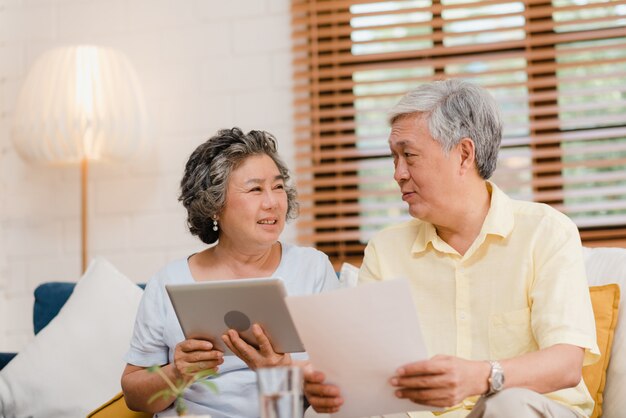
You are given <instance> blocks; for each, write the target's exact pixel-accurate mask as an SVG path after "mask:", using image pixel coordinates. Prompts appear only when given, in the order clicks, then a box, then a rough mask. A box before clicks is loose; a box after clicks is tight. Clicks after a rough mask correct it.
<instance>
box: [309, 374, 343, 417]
mask: <svg viewBox="0 0 626 418" xmlns="http://www.w3.org/2000/svg"><path fill="white" fill-rule="evenodd" d="M325 379H326V377H325V376H324V373H322V372H318V371H315V370H313V369H312V368H311V367H307V368H305V369H304V395H305V396H306V398H307V399H308V401H309V403H310V404H311V406H312V407H313V409H314V410H315V412H318V413H327V414H332V413H334V412H337V411H339V407H340V406H341V405H342V404H343V398H341V394H340V393H339V388H338V387H337V386H334V385H329V384H326V383H324V380H325Z"/></svg>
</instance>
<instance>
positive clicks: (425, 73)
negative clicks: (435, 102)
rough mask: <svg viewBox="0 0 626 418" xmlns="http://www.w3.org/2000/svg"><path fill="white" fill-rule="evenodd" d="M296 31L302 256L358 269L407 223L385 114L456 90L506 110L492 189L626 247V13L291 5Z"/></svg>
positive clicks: (486, 5) (607, 4) (423, 0)
mask: <svg viewBox="0 0 626 418" xmlns="http://www.w3.org/2000/svg"><path fill="white" fill-rule="evenodd" d="M292 19H293V39H294V55H295V58H294V80H295V87H294V90H295V96H296V99H295V109H296V110H295V122H296V128H295V144H296V158H297V169H296V175H297V179H298V189H299V192H300V202H301V215H300V220H299V223H298V231H299V232H298V233H299V239H300V241H301V242H303V243H306V244H309V245H315V246H317V247H318V248H320V249H321V250H323V251H325V252H326V253H328V254H329V255H330V256H331V258H332V259H333V260H334V261H335V262H337V263H339V262H341V261H346V260H347V261H356V262H359V261H360V259H361V256H362V250H363V248H364V245H365V243H366V242H367V240H368V239H369V238H370V237H371V235H372V234H373V233H374V232H375V231H377V230H379V229H380V228H382V227H384V226H385V225H388V224H391V223H395V222H398V221H399V220H402V219H408V214H407V212H406V208H405V205H404V203H403V202H402V201H401V199H400V196H399V192H398V188H397V185H396V184H395V182H394V181H393V178H392V172H393V171H392V168H393V165H392V163H391V160H390V158H389V150H388V148H387V135H388V131H389V127H388V126H387V121H386V112H387V110H388V109H389V108H390V107H391V106H393V105H394V104H395V103H396V102H397V101H398V100H399V98H400V97H401V96H402V94H404V93H405V92H406V91H408V90H409V89H411V88H413V87H415V86H417V85H419V84H420V83H424V82H428V81H431V80H435V79H441V78H450V77H458V78H463V79H466V80H468V81H472V82H475V83H478V84H481V85H483V86H485V87H486V88H487V89H488V90H490V92H491V93H492V94H493V95H494V97H495V98H496V99H497V101H498V102H499V104H500V107H501V110H502V115H503V119H504V126H505V131H504V138H503V142H502V149H501V151H500V157H499V162H498V169H497V170H496V173H495V174H494V177H493V180H494V181H495V182H496V183H497V184H498V185H499V186H500V187H501V188H503V189H504V190H505V191H506V192H507V193H508V194H509V195H510V196H512V197H514V198H519V199H525V200H535V201H539V202H545V203H549V204H551V205H553V206H554V207H556V208H557V209H559V210H561V211H562V212H564V213H566V214H567V215H568V216H570V217H571V218H572V219H573V220H574V221H575V222H576V223H577V225H578V226H579V229H580V231H581V236H582V237H583V240H584V242H585V244H586V245H614V246H626V1H601V0H600V1H598V0H595V1H593V0H591V1H588V0H584V1H583V0H554V1H545V0H527V1H509V2H500V1H492V0H484V1H476V0H405V1H380V0H379V1H367V0H361V1H357V0H293V2H292Z"/></svg>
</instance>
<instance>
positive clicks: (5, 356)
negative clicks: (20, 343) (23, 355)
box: [0, 353, 17, 370]
mask: <svg viewBox="0 0 626 418" xmlns="http://www.w3.org/2000/svg"><path fill="white" fill-rule="evenodd" d="M16 355H17V353H0V370H2V369H3V368H4V366H6V365H7V364H9V362H10V361H11V360H13V357H15V356H16Z"/></svg>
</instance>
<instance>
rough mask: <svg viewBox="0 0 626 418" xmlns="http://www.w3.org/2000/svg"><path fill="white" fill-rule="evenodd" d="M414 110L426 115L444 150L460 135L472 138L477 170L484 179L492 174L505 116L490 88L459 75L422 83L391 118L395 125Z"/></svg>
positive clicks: (431, 132) (450, 148)
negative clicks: (501, 114) (487, 88)
mask: <svg viewBox="0 0 626 418" xmlns="http://www.w3.org/2000/svg"><path fill="white" fill-rule="evenodd" d="M413 114H422V115H424V116H425V117H426V120H427V121H428V129H429V131H430V134H431V135H432V137H433V138H434V139H435V140H436V141H437V142H439V144H441V147H442V149H443V150H444V152H445V153H448V152H450V150H452V148H453V147H454V146H455V145H457V144H458V143H459V142H460V141H461V139H463V138H470V139H472V140H473V141H474V145H475V148H476V166H477V167H478V174H480V176H481V177H482V178H483V179H485V180H486V179H488V178H489V177H491V175H492V174H493V172H494V170H495V169H496V162H497V159H498V150H499V149H500V142H501V141H502V120H501V118H500V110H499V109H498V105H497V103H496V101H495V100H494V98H493V97H492V96H491V95H490V94H489V92H487V90H485V89H484V88H482V87H479V86H477V85H475V84H471V83H468V82H465V81H462V80H456V79H450V80H442V81H435V82H432V83H428V84H422V85H421V86H419V87H417V88H416V89H414V90H411V91H409V92H408V93H407V94H405V95H404V97H402V99H400V102H399V103H398V104H397V105H395V106H394V107H393V108H392V109H391V110H390V112H389V121H390V123H391V124H392V125H393V123H394V122H396V121H397V120H398V119H401V118H404V117H406V116H409V115H413Z"/></svg>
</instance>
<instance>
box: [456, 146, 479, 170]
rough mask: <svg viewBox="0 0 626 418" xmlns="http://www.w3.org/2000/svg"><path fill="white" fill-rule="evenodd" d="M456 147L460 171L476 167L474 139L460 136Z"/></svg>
mask: <svg viewBox="0 0 626 418" xmlns="http://www.w3.org/2000/svg"><path fill="white" fill-rule="evenodd" d="M457 147H458V149H459V156H460V157H461V159H460V163H461V165H460V166H459V169H460V173H461V174H465V173H466V172H467V171H468V170H474V169H476V147H475V146H474V141H473V140H472V139H471V138H462V139H461V140H460V141H459V143H458V145H457Z"/></svg>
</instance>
